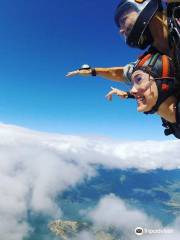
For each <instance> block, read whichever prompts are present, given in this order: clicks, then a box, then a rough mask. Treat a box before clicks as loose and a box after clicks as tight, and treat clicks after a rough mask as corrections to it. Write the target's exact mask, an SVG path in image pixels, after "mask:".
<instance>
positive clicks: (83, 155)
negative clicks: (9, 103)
mask: <svg viewBox="0 0 180 240" xmlns="http://www.w3.org/2000/svg"><path fill="white" fill-rule="evenodd" d="M179 149H180V141H164V142H152V141H149V142H148V141H147V142H118V141H112V140H107V139H92V138H88V137H80V136H71V135H58V134H47V133H40V132H35V131H31V130H28V129H24V128H20V127H17V126H10V125H5V124H0V218H1V219H3V221H0V239H8V240H21V239H22V238H23V236H26V235H27V234H28V231H30V227H29V226H28V224H27V211H28V210H31V211H33V212H35V213H42V214H45V215H50V216H53V217H54V218H57V217H60V216H61V215H62V213H61V209H60V206H58V205H57V203H56V201H55V200H56V197H57V195H58V194H59V193H61V192H62V191H64V190H65V189H67V188H69V187H71V186H75V185H76V184H77V183H79V182H82V181H84V180H85V179H86V178H90V177H93V176H95V174H96V166H97V165H102V166H104V167H106V168H121V169H128V168H137V169H139V170H140V171H147V170H154V169H157V168H162V169H176V168H180V158H179V151H180V150H179ZM134 214H135V212H134ZM136 214H137V216H138V217H141V216H140V215H138V213H136ZM144 220H145V219H144Z"/></svg>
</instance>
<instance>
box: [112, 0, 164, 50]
mask: <svg viewBox="0 0 180 240" xmlns="http://www.w3.org/2000/svg"><path fill="white" fill-rule="evenodd" d="M158 10H162V4H161V1H160V0H121V2H120V3H119V5H118V6H117V8H116V11H115V16H114V19H115V22H116V25H117V26H118V27H119V28H121V24H122V22H123V17H124V15H125V14H126V13H127V12H130V11H134V12H135V13H137V14H136V15H137V17H136V19H135V21H134V22H133V23H132V24H131V27H130V29H129V30H128V33H127V34H126V43H127V44H128V45H129V46H130V47H134V48H140V49H145V48H146V47H147V46H148V45H150V44H151V43H152V42H153V39H152V36H151V33H150V30H149V28H148V24H149V22H150V20H151V19H152V17H153V16H154V15H155V13H156V12H157V11H158Z"/></svg>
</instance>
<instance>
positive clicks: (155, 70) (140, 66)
mask: <svg viewBox="0 0 180 240" xmlns="http://www.w3.org/2000/svg"><path fill="white" fill-rule="evenodd" d="M159 57H160V58H159ZM160 64H161V65H160ZM160 66H162V67H160ZM138 70H139V72H137V74H135V76H134V77H133V79H132V83H133V87H135V89H136V90H137V91H142V92H145V91H146V90H147V89H148V88H150V87H151V85H152V83H153V81H156V82H159V81H158V80H160V81H162V80H163V83H162V84H161V89H162V90H163V91H168V82H169V80H172V79H173V76H171V73H170V65H169V60H168V57H167V56H165V55H162V56H160V54H158V53H157V54H155V55H153V56H152V54H151V53H149V54H147V55H146V56H145V57H144V56H143V57H142V58H141V59H140V60H139V61H138V62H137V64H136V65H135V66H134V70H133V73H135V72H136V71H138ZM133 73H132V74H133ZM131 76H132V75H131Z"/></svg>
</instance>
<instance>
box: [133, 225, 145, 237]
mask: <svg viewBox="0 0 180 240" xmlns="http://www.w3.org/2000/svg"><path fill="white" fill-rule="evenodd" d="M143 233H144V230H143V228H142V227H137V228H136V229H135V234H136V235H138V236H140V235H143Z"/></svg>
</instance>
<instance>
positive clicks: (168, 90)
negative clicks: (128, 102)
mask: <svg viewBox="0 0 180 240" xmlns="http://www.w3.org/2000/svg"><path fill="white" fill-rule="evenodd" d="M131 81H132V84H133V86H132V89H131V90H130V92H129V93H127V92H124V91H121V90H119V89H117V88H111V91H110V92H109V93H108V94H107V95H106V97H107V99H108V100H112V96H113V95H117V96H119V97H120V98H122V99H126V98H129V97H130V96H131V97H134V98H135V99H136V101H137V111H138V112H143V113H145V114H154V113H156V114H158V115H159V116H160V117H161V119H162V125H163V126H164V127H165V128H166V129H165V135H169V134H173V135H174V136H175V137H176V138H180V98H179V97H178V96H177V95H176V89H175V88H176V87H175V84H174V81H175V71H174V65H173V63H172V60H171V59H170V58H169V57H168V56H167V55H162V54H159V53H156V54H153V55H151V56H149V57H148V58H147V55H144V56H143V58H142V59H141V60H139V61H138V62H137V64H136V66H135V67H134V69H133V73H132V76H131Z"/></svg>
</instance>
